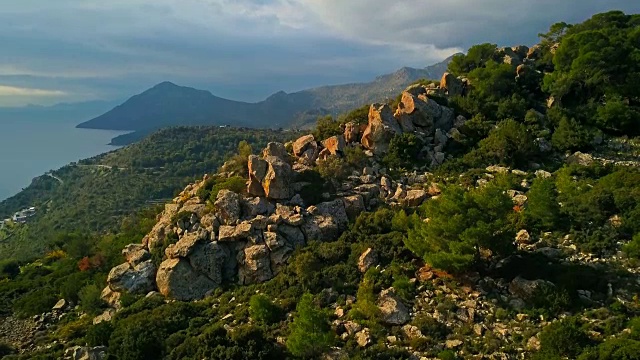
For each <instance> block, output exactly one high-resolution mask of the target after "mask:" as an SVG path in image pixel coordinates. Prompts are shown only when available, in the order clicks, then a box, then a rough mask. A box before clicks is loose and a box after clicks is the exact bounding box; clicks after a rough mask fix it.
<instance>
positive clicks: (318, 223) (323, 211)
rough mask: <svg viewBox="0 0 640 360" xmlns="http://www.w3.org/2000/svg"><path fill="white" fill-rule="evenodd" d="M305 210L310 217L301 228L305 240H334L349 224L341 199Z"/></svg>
mask: <svg viewBox="0 0 640 360" xmlns="http://www.w3.org/2000/svg"><path fill="white" fill-rule="evenodd" d="M307 210H308V211H309V212H310V213H311V214H312V216H311V217H310V218H309V219H307V221H305V223H304V224H303V225H302V227H301V228H302V231H303V232H304V234H305V236H306V238H307V240H317V241H330V240H335V239H337V238H338V237H339V236H340V234H342V232H343V231H344V230H346V228H347V225H348V224H349V217H348V216H347V212H346V209H345V206H344V202H343V201H342V200H341V199H337V200H334V201H330V202H324V203H321V204H318V205H317V206H314V207H310V208H309V209H307Z"/></svg>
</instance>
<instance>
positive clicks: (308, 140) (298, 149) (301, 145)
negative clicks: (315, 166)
mask: <svg viewBox="0 0 640 360" xmlns="http://www.w3.org/2000/svg"><path fill="white" fill-rule="evenodd" d="M314 147H317V143H316V139H315V138H314V137H313V135H311V134H309V135H305V136H302V137H300V138H298V140H296V141H294V142H293V155H295V156H297V157H300V156H302V154H304V153H305V151H307V150H309V149H310V148H314Z"/></svg>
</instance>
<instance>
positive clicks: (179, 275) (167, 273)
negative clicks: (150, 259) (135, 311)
mask: <svg viewBox="0 0 640 360" xmlns="http://www.w3.org/2000/svg"><path fill="white" fill-rule="evenodd" d="M156 283H157V285H158V290H159V291H160V293H161V294H162V295H164V296H166V297H168V298H171V299H175V300H180V301H191V300H198V299H202V298H203V297H205V296H206V294H207V293H208V292H210V291H211V290H214V289H216V288H217V287H218V284H216V283H215V282H214V281H213V280H211V279H209V278H208V277H207V276H205V275H203V274H201V273H199V272H197V271H195V270H194V269H193V267H191V265H190V264H189V261H188V260H186V259H168V260H165V261H163V262H162V264H160V268H159V269H158V273H157V275H156Z"/></svg>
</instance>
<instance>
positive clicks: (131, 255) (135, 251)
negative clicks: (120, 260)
mask: <svg viewBox="0 0 640 360" xmlns="http://www.w3.org/2000/svg"><path fill="white" fill-rule="evenodd" d="M122 255H123V256H124V258H125V259H126V260H127V262H128V263H129V264H131V266H136V265H138V264H140V263H141V262H143V261H146V260H149V258H151V254H150V253H149V251H147V248H146V247H145V246H144V245H142V244H129V245H127V246H125V248H124V249H122Z"/></svg>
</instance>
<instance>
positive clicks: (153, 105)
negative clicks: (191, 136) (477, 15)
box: [78, 57, 451, 132]
mask: <svg viewBox="0 0 640 360" xmlns="http://www.w3.org/2000/svg"><path fill="white" fill-rule="evenodd" d="M450 61H451V57H449V58H447V59H446V60H444V61H443V62H440V63H438V64H435V65H432V66H429V67H426V68H424V69H415V68H408V67H405V68H402V69H400V70H398V71H396V72H395V73H393V74H388V75H383V76H379V77H377V78H376V79H375V80H374V81H372V82H369V83H356V84H346V85H333V86H322V87H318V88H313V89H308V90H303V91H299V92H295V93H291V94H287V93H285V92H283V91H281V92H278V93H275V94H273V95H271V96H270V97H268V98H267V99H265V100H263V101H261V102H258V103H247V102H240V101H233V100H227V99H223V98H220V97H217V96H214V95H213V94H211V93H210V92H208V91H204V90H196V89H193V88H188V87H182V86H178V85H176V84H173V83H170V82H163V83H161V84H158V85H156V86H154V87H153V88H151V89H149V90H147V91H145V92H143V93H141V94H139V95H136V96H133V97H132V98H130V99H129V100H127V101H126V102H125V103H123V104H122V105H119V106H116V107H115V108H114V109H112V110H111V111H109V112H107V113H105V114H103V115H101V116H98V117H97V118H94V119H92V120H89V121H87V122H84V123H82V124H80V125H78V127H81V128H93V129H110V130H135V131H141V132H149V131H150V129H157V128H160V127H164V126H171V125H234V126H247V127H255V128H278V127H291V126H295V127H305V126H307V125H309V124H311V123H313V122H314V121H315V119H316V118H317V117H318V116H322V115H327V114H332V115H337V114H339V113H342V112H345V111H349V110H351V109H354V108H357V107H360V106H362V105H364V104H368V103H373V102H377V101H384V100H387V99H389V98H391V97H394V96H396V95H397V94H398V93H399V92H400V91H402V90H403V89H404V88H405V87H406V86H407V85H409V84H411V83H413V82H415V81H416V80H419V79H440V77H442V74H443V73H444V72H445V71H446V68H447V65H448V64H449V62H450Z"/></svg>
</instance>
